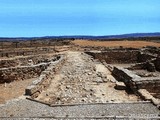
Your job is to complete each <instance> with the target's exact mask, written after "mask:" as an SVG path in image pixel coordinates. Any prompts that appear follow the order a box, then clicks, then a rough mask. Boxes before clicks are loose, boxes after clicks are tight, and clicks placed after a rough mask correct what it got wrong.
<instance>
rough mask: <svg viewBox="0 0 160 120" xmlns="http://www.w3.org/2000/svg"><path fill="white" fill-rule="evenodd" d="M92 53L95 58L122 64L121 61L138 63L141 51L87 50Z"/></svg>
mask: <svg viewBox="0 0 160 120" xmlns="http://www.w3.org/2000/svg"><path fill="white" fill-rule="evenodd" d="M86 53H87V54H89V55H92V56H93V57H94V58H95V59H99V60H100V61H102V60H105V61H106V62H107V63H109V64H110V63H112V64H114V63H115V64H120V63H136V62H137V60H138V57H137V56H138V54H139V51H137V50H131V51H128V50H124V51H117V50H116V51H114V50H113V51H98V52H94V51H93V52H86Z"/></svg>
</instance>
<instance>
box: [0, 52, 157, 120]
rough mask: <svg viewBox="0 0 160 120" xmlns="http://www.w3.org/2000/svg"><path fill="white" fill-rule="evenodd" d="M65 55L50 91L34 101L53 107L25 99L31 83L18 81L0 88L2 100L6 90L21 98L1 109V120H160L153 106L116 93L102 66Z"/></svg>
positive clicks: (122, 92) (82, 55)
mask: <svg viewBox="0 0 160 120" xmlns="http://www.w3.org/2000/svg"><path fill="white" fill-rule="evenodd" d="M66 54H67V60H66V63H65V64H64V66H63V67H62V69H61V70H60V71H59V72H58V73H56V76H54V79H53V80H52V82H51V85H50V86H49V88H48V89H47V90H45V91H43V92H42V93H41V94H40V95H39V97H38V98H36V100H39V101H42V102H46V103H50V104H51V105H53V106H52V107H50V106H48V105H45V104H42V103H39V102H34V101H30V100H27V99H25V97H26V96H24V95H23V94H24V91H23V90H24V88H25V87H26V86H27V85H28V84H29V83H30V82H31V81H32V80H30V81H22V82H23V84H22V85H23V87H21V86H22V85H21V81H18V82H19V83H11V84H7V87H6V86H4V85H3V86H1V88H2V89H0V94H1V96H0V97H1V98H2V97H3V96H4V93H7V92H6V88H7V89H8V90H7V91H10V92H11V93H12V91H13V93H15V94H16V93H19V94H18V95H17V96H16V97H18V96H20V95H22V96H20V97H19V98H17V99H13V100H10V101H8V102H7V103H5V104H1V105H0V119H2V120H3V119H4V120H6V119H7V120H17V119H18V120H20V119H25V120H26V119H27V120H30V119H31V120H39V119H43V120H44V119H53V118H54V119H107V118H111V119H115V118H126V119H128V118H137V119H138V118H144V119H146V118H155V119H159V115H160V112H159V110H158V108H157V107H156V106H154V105H153V104H151V103H149V102H141V101H140V100H139V98H138V97H137V96H135V95H134V94H129V93H127V92H126V91H125V90H116V89H115V88H114V87H115V84H116V83H115V82H116V80H115V78H114V77H113V76H112V75H111V73H110V71H109V70H108V69H107V68H106V67H105V66H104V65H102V64H101V63H99V62H98V61H96V60H94V59H92V58H91V57H90V56H88V55H86V54H85V53H81V52H67V53H66ZM24 82H25V83H24ZM14 85H15V86H14ZM20 88H22V89H20ZM18 90H20V91H18ZM22 91H23V92H22ZM3 92H4V93H3ZM10 92H8V95H9V94H10ZM13 98H14V97H13ZM77 103H78V104H77ZM62 104H65V106H63V105H62ZM54 105H60V106H54ZM61 105H62V106H61Z"/></svg>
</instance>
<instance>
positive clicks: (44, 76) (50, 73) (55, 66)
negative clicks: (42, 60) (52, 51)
mask: <svg viewBox="0 0 160 120" xmlns="http://www.w3.org/2000/svg"><path fill="white" fill-rule="evenodd" d="M65 60H66V58H65V56H64V55H63V56H61V58H60V59H59V60H58V61H56V62H52V63H51V64H50V65H49V66H48V68H47V69H46V70H45V71H43V72H42V73H41V75H40V76H39V78H38V79H37V80H35V81H33V83H32V84H31V85H30V86H28V87H27V88H26V90H25V94H26V95H29V96H31V97H32V98H36V97H38V95H39V94H40V93H41V92H42V90H44V89H45V88H47V87H48V86H49V85H50V82H51V80H53V79H54V75H55V73H56V72H58V71H59V69H61V67H62V65H63V64H64V62H65Z"/></svg>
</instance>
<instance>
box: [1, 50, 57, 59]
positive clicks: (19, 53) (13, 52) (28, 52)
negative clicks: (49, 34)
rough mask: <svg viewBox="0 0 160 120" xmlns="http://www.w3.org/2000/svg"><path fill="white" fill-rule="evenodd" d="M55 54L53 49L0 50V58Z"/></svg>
mask: <svg viewBox="0 0 160 120" xmlns="http://www.w3.org/2000/svg"><path fill="white" fill-rule="evenodd" d="M46 52H47V53H50V52H52V53H53V52H55V49H54V48H34V49H26V50H19V49H15V50H3V51H2V50H1V51H0V57H15V56H27V55H37V54H45V53H46Z"/></svg>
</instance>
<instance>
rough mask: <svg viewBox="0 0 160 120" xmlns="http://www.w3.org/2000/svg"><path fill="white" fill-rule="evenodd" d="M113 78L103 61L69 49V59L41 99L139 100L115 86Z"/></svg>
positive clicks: (64, 101) (69, 101) (59, 101)
mask: <svg viewBox="0 0 160 120" xmlns="http://www.w3.org/2000/svg"><path fill="white" fill-rule="evenodd" d="M111 81H115V79H114V77H113V76H112V75H111V73H110V71H109V70H108V69H107V68H106V67H105V66H104V65H102V64H101V63H99V62H95V61H94V60H93V59H92V58H91V57H90V56H88V55H87V54H85V53H81V52H68V53H67V61H66V63H65V64H64V66H63V67H62V69H61V71H60V73H59V74H57V75H56V76H55V77H54V79H53V80H52V83H51V85H50V87H49V88H48V89H47V90H46V91H43V92H42V94H41V95H39V97H38V98H37V99H38V100H41V101H45V102H49V103H52V104H73V103H99V102H100V103H106V102H127V101H137V100H138V98H137V96H135V95H132V94H131V95H129V94H127V93H126V92H125V91H123V90H120V91H119V90H116V89H114V86H115V83H114V82H111Z"/></svg>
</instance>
